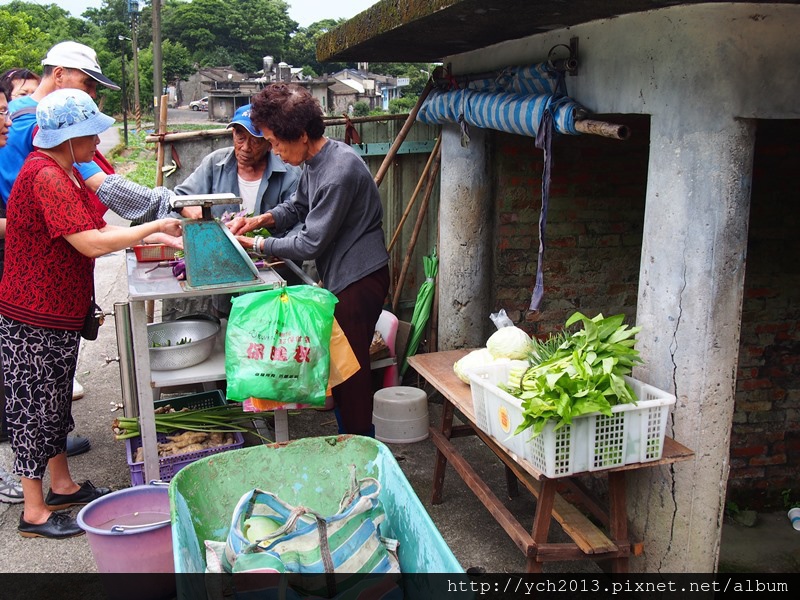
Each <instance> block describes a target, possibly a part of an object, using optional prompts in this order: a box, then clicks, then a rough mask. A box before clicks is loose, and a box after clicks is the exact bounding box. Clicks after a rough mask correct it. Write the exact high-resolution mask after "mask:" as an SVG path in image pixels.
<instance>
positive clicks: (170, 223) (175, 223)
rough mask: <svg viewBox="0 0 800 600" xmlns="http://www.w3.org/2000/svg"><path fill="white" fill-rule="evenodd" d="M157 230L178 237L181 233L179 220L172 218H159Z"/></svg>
mask: <svg viewBox="0 0 800 600" xmlns="http://www.w3.org/2000/svg"><path fill="white" fill-rule="evenodd" d="M158 231H159V232H161V233H166V234H167V235H171V236H173V237H179V236H180V235H181V234H182V229H181V220H180V219H172V218H169V219H160V220H159V221H158Z"/></svg>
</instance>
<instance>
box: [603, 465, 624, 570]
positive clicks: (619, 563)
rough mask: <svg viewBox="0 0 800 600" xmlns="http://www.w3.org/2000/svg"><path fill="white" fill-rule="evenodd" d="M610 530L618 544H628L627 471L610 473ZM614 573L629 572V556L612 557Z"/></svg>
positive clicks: (613, 539) (612, 538) (612, 537)
mask: <svg viewBox="0 0 800 600" xmlns="http://www.w3.org/2000/svg"><path fill="white" fill-rule="evenodd" d="M608 532H609V534H610V536H611V540H612V541H613V542H614V543H615V544H617V545H622V544H628V543H629V540H628V509H627V503H626V499H625V471H612V472H610V473H609V474H608ZM611 572H612V573H627V572H628V557H627V556H624V557H620V558H613V559H611Z"/></svg>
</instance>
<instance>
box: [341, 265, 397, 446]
mask: <svg viewBox="0 0 800 600" xmlns="http://www.w3.org/2000/svg"><path fill="white" fill-rule="evenodd" d="M388 291H389V267H388V266H386V267H383V268H381V269H378V270H377V271H374V272H373V273H370V274H369V275H367V276H366V277H364V278H363V279H360V280H358V281H356V282H355V283H353V284H351V285H349V286H348V287H346V288H345V289H344V290H342V291H341V292H339V293H338V294H337V295H336V297H337V298H338V300H339V302H338V303H337V304H336V309H335V311H334V316H335V317H336V320H337V321H338V323H339V326H340V327H341V328H342V331H344V334H345V335H346V336H347V341H348V342H349V343H350V347H351V348H352V349H353V353H354V354H355V355H356V358H357V359H358V364H359V366H360V367H361V368H360V369H359V370H358V372H356V374H355V375H353V376H352V377H350V378H349V379H347V380H346V381H344V382H342V383H341V384H339V385H337V386H336V387H334V388H333V390H332V392H333V400H334V403H335V405H336V411H337V420H338V422H339V430H340V433H352V434H356V435H372V432H373V431H374V430H373V427H372V398H373V394H374V392H373V385H372V371H371V370H370V358H369V347H370V344H372V338H373V336H374V335H375V324H376V323H377V322H378V317H380V314H381V310H382V309H383V303H384V301H385V300H386V294H387V293H388Z"/></svg>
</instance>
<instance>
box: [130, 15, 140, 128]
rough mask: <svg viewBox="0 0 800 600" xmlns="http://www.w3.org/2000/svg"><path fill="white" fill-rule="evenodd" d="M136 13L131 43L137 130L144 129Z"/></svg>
mask: <svg viewBox="0 0 800 600" xmlns="http://www.w3.org/2000/svg"><path fill="white" fill-rule="evenodd" d="M136 35H137V34H136V15H133V16H132V17H131V38H132V40H131V45H132V46H133V107H134V110H135V112H136V131H137V132H139V131H141V130H142V107H141V105H140V104H139V42H138V41H137V37H136Z"/></svg>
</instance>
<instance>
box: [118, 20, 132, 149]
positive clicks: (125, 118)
mask: <svg viewBox="0 0 800 600" xmlns="http://www.w3.org/2000/svg"><path fill="white" fill-rule="evenodd" d="M117 39H118V40H119V47H120V49H121V50H122V130H123V131H124V132H125V147H126V148H127V147H128V87H127V86H126V85H125V43H124V40H127V39H130V38H126V37H125V36H124V35H118V36H117Z"/></svg>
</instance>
